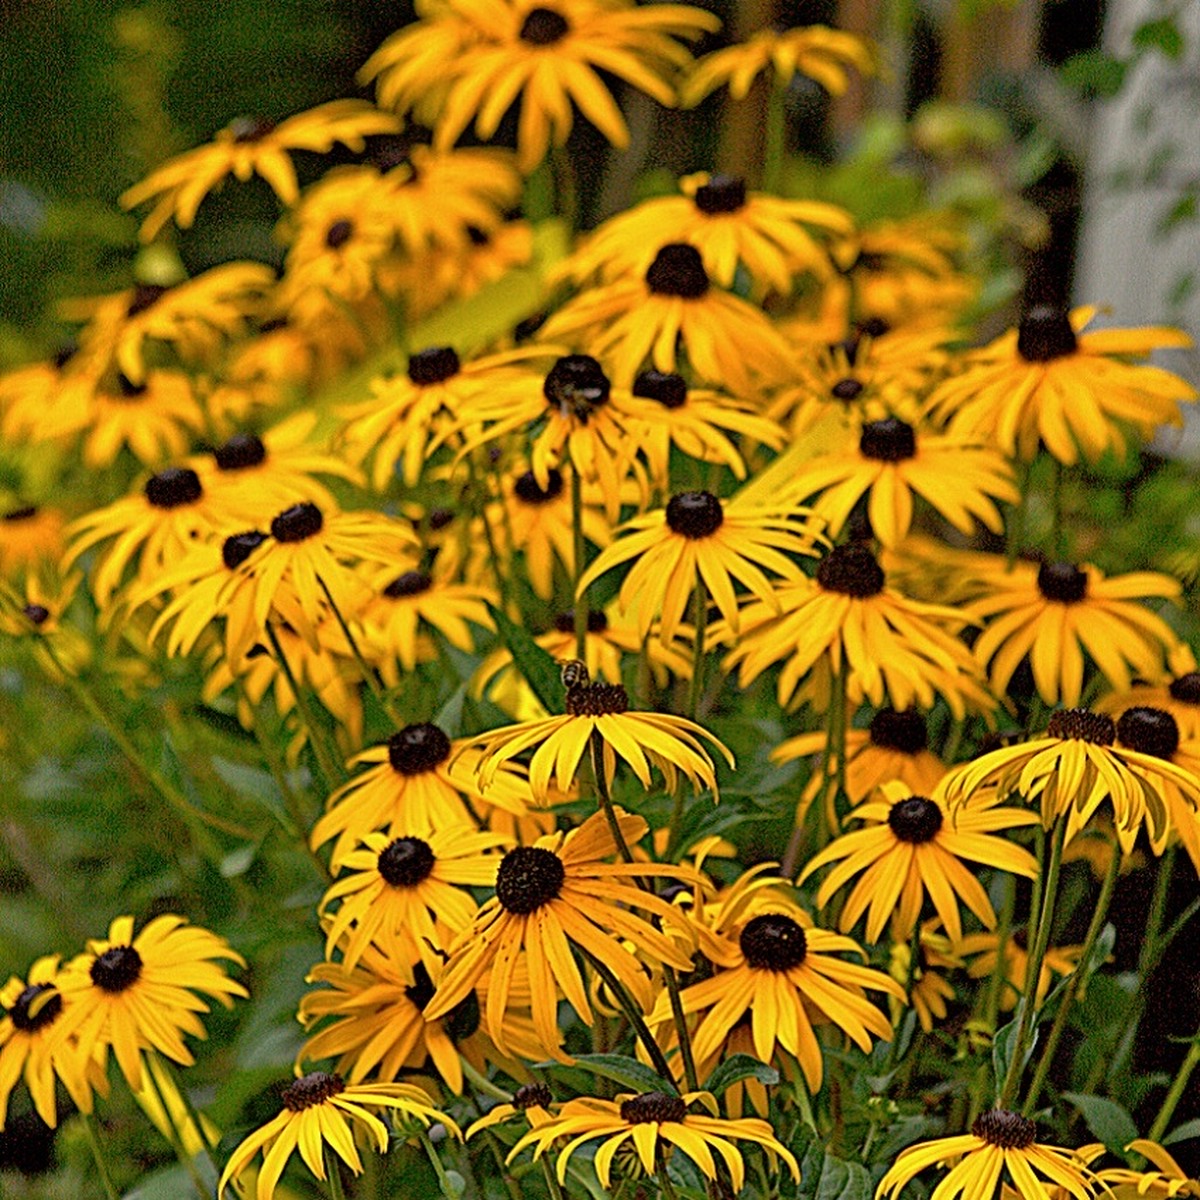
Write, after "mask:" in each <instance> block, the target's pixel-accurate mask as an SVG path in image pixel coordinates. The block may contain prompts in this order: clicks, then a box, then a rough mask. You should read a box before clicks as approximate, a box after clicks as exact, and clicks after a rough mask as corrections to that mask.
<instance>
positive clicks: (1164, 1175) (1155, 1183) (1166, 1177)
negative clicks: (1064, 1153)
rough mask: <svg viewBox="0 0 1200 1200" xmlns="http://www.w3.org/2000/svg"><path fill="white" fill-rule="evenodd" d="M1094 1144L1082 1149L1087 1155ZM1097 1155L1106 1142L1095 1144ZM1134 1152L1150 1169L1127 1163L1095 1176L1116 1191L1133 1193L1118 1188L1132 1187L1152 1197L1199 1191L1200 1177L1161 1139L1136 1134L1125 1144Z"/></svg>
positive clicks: (1160, 1199) (1165, 1198)
mask: <svg viewBox="0 0 1200 1200" xmlns="http://www.w3.org/2000/svg"><path fill="white" fill-rule="evenodd" d="M1090 1149H1091V1147H1083V1148H1082V1149H1080V1151H1079V1153H1080V1155H1081V1156H1086V1155H1087V1151H1088V1150H1090ZM1095 1149H1096V1157H1099V1155H1100V1154H1101V1153H1102V1152H1103V1149H1104V1147H1103V1146H1096V1147H1095ZM1125 1149H1126V1150H1127V1151H1129V1152H1130V1153H1132V1154H1140V1155H1141V1156H1142V1157H1143V1158H1145V1159H1147V1160H1148V1161H1149V1164H1150V1167H1151V1168H1152V1169H1150V1170H1141V1171H1135V1170H1131V1169H1130V1168H1128V1167H1105V1168H1104V1169H1103V1170H1101V1171H1097V1172H1096V1178H1097V1179H1099V1180H1100V1182H1101V1183H1102V1184H1103V1185H1104V1186H1105V1187H1106V1188H1108V1189H1109V1190H1111V1191H1113V1192H1115V1193H1116V1194H1117V1195H1130V1194H1132V1193H1130V1192H1128V1191H1124V1190H1122V1191H1117V1189H1118V1188H1120V1189H1127V1188H1132V1189H1134V1190H1135V1192H1136V1194H1137V1195H1138V1196H1149V1197H1151V1200H1169V1198H1170V1197H1173V1196H1187V1197H1190V1196H1198V1195H1200V1180H1196V1179H1193V1178H1192V1177H1191V1176H1189V1175H1188V1173H1187V1172H1186V1171H1185V1170H1184V1169H1183V1167H1181V1166H1180V1165H1179V1163H1178V1162H1176V1161H1175V1159H1174V1157H1173V1156H1172V1155H1171V1152H1170V1151H1169V1150H1167V1149H1166V1147H1164V1146H1160V1145H1159V1144H1158V1142H1153V1141H1151V1140H1150V1139H1149V1138H1134V1139H1133V1141H1132V1142H1130V1143H1129V1145H1128V1146H1126V1147H1125Z"/></svg>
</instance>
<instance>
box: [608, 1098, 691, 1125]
mask: <svg viewBox="0 0 1200 1200" xmlns="http://www.w3.org/2000/svg"><path fill="white" fill-rule="evenodd" d="M686 1116H687V1105H686V1104H684V1102H683V1100H682V1099H680V1097H678V1096H668V1095H667V1093H666V1092H645V1093H644V1094H643V1095H641V1096H632V1097H630V1098H629V1099H628V1100H622V1101H621V1120H622V1121H626V1122H628V1123H629V1124H630V1125H652V1124H656V1123H657V1122H660V1121H676V1122H678V1121H682V1120H683V1118H684V1117H686Z"/></svg>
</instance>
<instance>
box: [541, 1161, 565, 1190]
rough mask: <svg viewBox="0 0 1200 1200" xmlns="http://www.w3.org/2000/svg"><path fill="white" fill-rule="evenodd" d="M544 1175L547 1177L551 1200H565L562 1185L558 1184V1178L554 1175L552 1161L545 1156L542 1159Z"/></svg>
mask: <svg viewBox="0 0 1200 1200" xmlns="http://www.w3.org/2000/svg"><path fill="white" fill-rule="evenodd" d="M541 1164H542V1174H543V1175H544V1176H545V1177H546V1187H547V1188H548V1189H549V1191H550V1197H551V1200H563V1190H562V1185H561V1184H560V1183H559V1182H558V1176H557V1175H555V1173H554V1168H553V1167H552V1166H551V1165H550V1160H549V1159H548V1158H546V1157H545V1156H544V1155H543V1157H542V1159H541Z"/></svg>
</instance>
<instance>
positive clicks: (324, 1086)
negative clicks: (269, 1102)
mask: <svg viewBox="0 0 1200 1200" xmlns="http://www.w3.org/2000/svg"><path fill="white" fill-rule="evenodd" d="M345 1087H346V1084H345V1082H344V1081H343V1079H342V1077H341V1076H340V1075H330V1074H328V1072H326V1071H311V1072H309V1074H307V1075H302V1076H301V1077H300V1078H299V1079H297V1080H295V1082H293V1083H289V1084H288V1086H287V1087H285V1088H284V1089H283V1094H282V1095H281V1096H280V1099H281V1100H282V1101H283V1107H284V1108H286V1109H287V1110H288V1112H303V1111H304V1110H305V1109H306V1108H312V1107H313V1106H314V1105H317V1104H323V1103H324V1102H325V1101H326V1100H330V1099H332V1098H333V1097H334V1096H336V1095H337V1094H338V1093H339V1092H342V1091H344V1090H345Z"/></svg>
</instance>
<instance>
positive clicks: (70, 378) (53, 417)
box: [0, 343, 105, 444]
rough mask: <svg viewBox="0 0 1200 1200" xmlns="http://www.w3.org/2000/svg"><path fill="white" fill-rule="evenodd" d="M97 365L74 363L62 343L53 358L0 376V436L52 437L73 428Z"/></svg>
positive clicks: (75, 357)
mask: <svg viewBox="0 0 1200 1200" xmlns="http://www.w3.org/2000/svg"><path fill="white" fill-rule="evenodd" d="M104 365H105V364H103V363H96V362H90V363H89V362H86V361H85V362H83V363H81V362H80V358H79V354H78V347H77V346H75V345H74V344H73V343H68V344H67V345H66V346H65V347H64V348H63V350H62V351H61V352H60V353H59V354H58V356H57V357H56V358H55V360H54V361H53V362H39V363H30V364H29V365H28V366H24V367H18V368H17V369H16V370H15V371H8V372H6V373H5V374H3V375H0V434H2V435H3V436H4V438H5V439H6V440H7V441H9V442H12V443H14V444H16V443H20V442H46V441H54V440H56V439H58V438H62V437H65V436H67V435H69V434H73V433H75V432H77V431H78V429H79V428H80V426H81V425H82V424H83V423H84V419H85V418H84V414H85V413H86V411H87V401H88V397H89V396H90V395H91V393H92V389H93V388H94V387H95V386H96V381H97V379H98V377H99V376H100V375H101V374H102V373H103V369H104Z"/></svg>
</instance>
